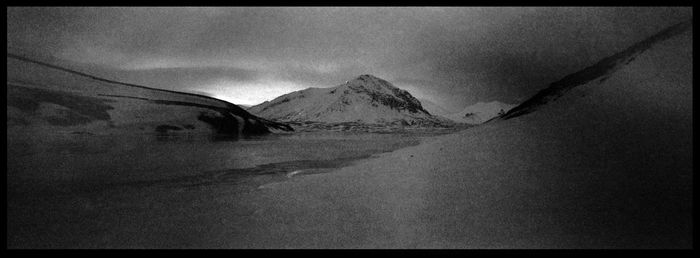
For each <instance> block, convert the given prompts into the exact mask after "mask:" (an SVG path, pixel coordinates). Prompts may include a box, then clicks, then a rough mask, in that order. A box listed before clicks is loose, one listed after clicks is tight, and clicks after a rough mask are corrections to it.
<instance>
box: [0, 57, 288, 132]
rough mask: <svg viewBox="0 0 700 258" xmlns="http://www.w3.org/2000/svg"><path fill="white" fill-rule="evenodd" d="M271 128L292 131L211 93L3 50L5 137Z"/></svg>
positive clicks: (250, 130) (266, 130)
mask: <svg viewBox="0 0 700 258" xmlns="http://www.w3.org/2000/svg"><path fill="white" fill-rule="evenodd" d="M269 128H275V129H280V130H291V127H289V126H287V125H284V124H281V123H276V122H272V121H268V120H265V119H261V118H259V117H256V116H254V115H251V114H250V113H248V112H246V111H245V110H243V109H242V108H240V107H238V106H236V105H234V104H231V103H229V102H226V101H222V100H219V99H215V98H212V97H208V96H202V95H197V94H191V93H183V92H176V91H169V90H162V89H154V88H149V87H145V86H140V85H133V84H127V83H121V82H117V81H113V80H108V79H104V78H99V77H96V76H92V75H89V74H85V73H82V72H79V71H75V70H71V69H68V68H65V67H62V66H59V65H55V64H49V63H45V62H41V61H37V60H33V59H29V58H26V57H23V56H17V55H13V54H9V53H8V54H7V129H8V135H10V134H12V135H26V136H29V137H49V136H51V135H57V134H59V135H60V134H98V135H111V134H122V133H129V134H132V133H146V134H149V133H185V132H192V133H213V134H226V135H256V134H265V133H269V132H270V131H269Z"/></svg>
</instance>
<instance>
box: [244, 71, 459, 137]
mask: <svg viewBox="0 0 700 258" xmlns="http://www.w3.org/2000/svg"><path fill="white" fill-rule="evenodd" d="M247 110H248V111H249V112H251V113H253V114H256V115H258V116H261V117H264V118H266V119H272V120H276V121H283V122H301V121H303V122H323V123H347V122H353V123H361V124H395V125H437V124H444V123H451V121H449V120H447V119H444V118H439V117H436V116H433V115H431V114H430V113H429V112H428V111H426V110H425V109H424V108H423V106H422V105H421V102H420V101H418V99H416V98H414V97H413V96H412V95H411V94H410V93H408V91H405V90H402V89H399V88H397V87H395V86H394V85H392V84H391V83H390V82H388V81H385V80H383V79H380V78H377V77H375V76H372V75H368V74H366V75H361V76H359V77H357V78H355V79H353V80H350V81H347V82H346V83H344V84H341V85H338V86H335V87H331V88H308V89H305V90H301V91H295V92H292V93H289V94H285V95H282V96H279V97H277V98H275V99H273V100H272V101H265V102H263V103H261V104H259V105H256V106H253V107H250V108H248V109H247Z"/></svg>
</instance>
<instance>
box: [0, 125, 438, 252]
mask: <svg viewBox="0 0 700 258" xmlns="http://www.w3.org/2000/svg"><path fill="white" fill-rule="evenodd" d="M447 132H448V131H447V130H436V131H420V132H402V133H361V132H324V131H317V132H302V133H294V134H274V135H268V136H263V137H252V138H246V139H226V138H218V139H212V138H207V137H204V136H192V135H190V136H154V135H136V136H134V135H131V136H124V137H107V136H96V135H66V136H65V137H63V138H62V139H60V140H50V141H49V140H46V139H32V138H23V137H10V136H8V146H7V148H8V149H7V150H8V247H106V246H115V247H126V246H128V247H139V246H143V247H155V246H157V247H186V246H189V245H192V246H202V243H199V242H198V241H192V240H191V239H190V240H187V241H188V242H187V243H183V244H181V245H178V244H177V243H178V241H174V242H172V241H166V242H168V243H170V244H168V245H161V244H158V241H161V240H163V239H164V238H165V239H167V238H169V237H173V236H164V235H159V234H165V235H170V234H171V233H172V232H171V233H167V232H168V231H169V230H176V231H178V232H189V233H187V234H191V232H192V230H203V229H205V228H206V227H207V225H209V224H210V223H213V222H212V221H210V220H208V219H205V220H200V221H198V222H196V223H194V224H190V225H187V226H183V225H179V226H178V225H165V224H168V223H171V222H169V221H170V220H169V219H166V218H163V216H165V217H169V216H175V217H171V218H175V219H176V220H180V219H191V218H189V217H188V216H190V215H192V214H197V213H199V212H204V213H216V212H217V211H221V209H227V208H231V207H229V206H227V205H226V204H222V203H220V202H218V201H217V200H218V198H217V197H214V196H227V197H226V198H234V199H236V198H243V197H241V196H248V197H245V198H243V199H240V200H239V201H236V204H235V205H236V208H235V209H234V210H236V211H237V212H240V213H241V214H238V215H240V216H242V218H241V219H240V220H237V219H234V221H229V222H227V224H231V223H233V224H237V223H244V221H246V219H244V218H246V217H248V216H252V215H253V213H254V212H255V210H246V209H245V207H249V206H250V205H253V203H254V201H251V200H255V199H256V198H258V197H256V196H257V195H258V194H259V193H260V191H264V190H265V189H268V188H271V187H274V186H275V184H277V183H278V182H281V181H285V180H295V179H297V178H298V177H303V176H304V175H306V174H315V173H328V172H331V171H333V170H334V169H337V168H340V167H343V166H347V165H350V164H353V162H355V161H357V160H360V159H366V158H372V156H373V155H377V154H380V153H383V152H389V151H392V150H396V149H399V148H402V147H407V146H412V145H417V144H419V143H420V142H421V141H423V140H426V139H427V138H430V137H432V136H435V135H439V134H444V133H447ZM251 196H252V197H251ZM202 205H204V206H207V207H208V208H206V209H205V210H199V211H196V210H197V209H201V208H202ZM193 209H194V210H193ZM185 210H187V211H185ZM225 213H226V214H228V215H231V214H229V213H228V212H225ZM234 215H235V214H234ZM154 216H155V217H154ZM215 217H219V216H218V215H216V216H215ZM154 218H158V219H156V220H155V221H161V222H162V223H165V224H158V225H151V226H145V225H142V224H143V223H151V222H154V220H153V219H154ZM147 221H151V222H147ZM159 223H160V222H159ZM217 223H218V222H217ZM171 226H172V227H173V228H170V227H171ZM249 226H250V225H247V226H246V227H249ZM130 227H133V228H130ZM168 228H170V229H168ZM164 230H165V231H164ZM135 231H138V232H141V233H143V234H145V235H148V236H143V235H141V236H138V237H136V236H133V235H130V234H135V233H134V232H135ZM158 232H160V233H158ZM107 237H109V238H112V237H116V238H119V239H111V240H104V241H106V242H103V241H102V240H95V239H96V238H98V239H99V238H107ZM121 237H124V238H126V239H131V240H124V239H121ZM149 237H153V238H154V241H155V240H157V241H156V242H150V241H148V238H149ZM180 237H184V236H180ZM188 239H189V237H188Z"/></svg>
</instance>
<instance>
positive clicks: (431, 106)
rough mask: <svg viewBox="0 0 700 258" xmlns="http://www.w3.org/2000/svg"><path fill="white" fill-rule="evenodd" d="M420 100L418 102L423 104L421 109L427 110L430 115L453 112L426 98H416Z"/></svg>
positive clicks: (443, 114)
mask: <svg viewBox="0 0 700 258" xmlns="http://www.w3.org/2000/svg"><path fill="white" fill-rule="evenodd" d="M418 100H419V101H420V104H421V105H422V106H423V109H425V110H426V111H428V112H429V113H430V114H431V115H434V116H443V117H444V116H445V115H448V114H451V113H453V112H450V111H449V110H447V109H445V108H444V107H442V106H440V105H438V104H436V103H435V102H432V101H430V100H427V99H418Z"/></svg>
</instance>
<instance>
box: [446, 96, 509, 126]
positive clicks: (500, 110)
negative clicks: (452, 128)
mask: <svg viewBox="0 0 700 258" xmlns="http://www.w3.org/2000/svg"><path fill="white" fill-rule="evenodd" d="M515 106H516V105H511V104H506V103H502V102H498V101H491V102H478V103H476V104H474V105H471V106H468V107H466V108H465V109H464V110H462V111H461V112H458V113H453V114H448V115H445V117H447V118H449V119H452V120H454V121H455V122H460V123H467V124H481V123H483V122H486V121H488V120H489V119H491V118H494V117H496V116H498V115H499V114H505V113H506V112H508V110H510V109H511V108H514V107H515Z"/></svg>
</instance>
